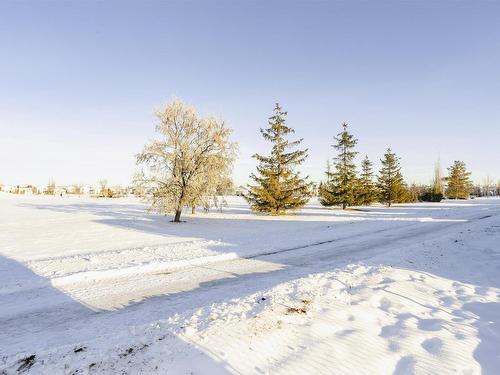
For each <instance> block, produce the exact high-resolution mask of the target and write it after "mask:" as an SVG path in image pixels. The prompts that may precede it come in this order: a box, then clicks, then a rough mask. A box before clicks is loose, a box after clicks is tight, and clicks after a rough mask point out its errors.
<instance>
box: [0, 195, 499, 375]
mask: <svg viewBox="0 0 500 375" xmlns="http://www.w3.org/2000/svg"><path fill="white" fill-rule="evenodd" d="M0 204H3V205H4V207H7V210H2V216H1V219H2V221H1V222H0V225H1V229H2V232H1V233H2V234H1V237H0V244H1V247H0V249H2V255H3V257H2V263H1V264H0V267H1V270H2V271H3V272H2V276H1V277H2V279H1V281H2V284H1V289H0V306H2V307H1V308H0V327H1V331H0V344H1V346H0V348H1V356H0V357H3V358H4V361H5V364H6V365H9V366H10V367H8V368H10V369H13V367H12V363H13V361H15V360H18V359H19V358H24V357H25V356H28V355H29V354H31V353H35V352H37V353H38V352H42V353H49V354H47V355H54V354H50V353H54V352H65V351H66V352H70V353H71V352H72V350H74V348H75V347H77V346H82V345H84V346H86V347H88V348H93V350H95V351H97V352H98V351H100V350H103V351H106V352H109V351H110V350H112V349H113V348H121V347H124V346H126V345H125V343H128V342H131V341H134V340H137V337H136V332H135V331H136V328H134V327H147V326H154V325H155V324H157V322H164V321H165V320H168V319H169V318H172V317H176V316H183V317H190V316H191V315H192V314H193V313H194V312H196V311H197V310H199V309H203V308H206V307H207V306H215V305H221V304H222V305H224V304H225V303H227V301H228V300H231V299H244V298H245V297H246V296H250V295H253V294H255V293H259V292H262V291H266V290H270V289H272V288H274V287H276V286H277V285H281V284H285V285H286V283H290V282H295V280H297V279H300V278H304V277H307V276H308V275H311V274H321V273H327V272H331V271H333V270H335V269H342V268H343V267H348V266H349V265H351V266H352V265H353V264H360V262H364V263H368V264H372V263H371V262H372V260H376V259H383V261H381V262H378V261H375V263H373V264H384V266H394V265H399V263H401V262H407V261H408V262H411V261H410V260H409V258H411V257H412V255H414V254H411V253H410V254H408V253H407V252H405V250H407V249H417V250H418V251H425V246H426V245H425V244H429V243H433V242H435V241H439V240H440V239H441V238H447V239H448V238H449V237H450V235H451V236H459V235H460V234H462V233H464V232H467V231H470V230H471V229H470V228H481V227H482V223H483V222H484V223H485V226H486V227H488V225H492V224H491V223H499V222H500V201H494V200H492V201H488V202H487V201H484V200H482V201H476V202H467V203H442V204H434V205H430V204H422V205H408V206H397V207H394V208H389V209H388V208H383V207H373V208H365V209H363V210H358V211H350V212H347V213H343V212H340V211H329V210H325V209H323V208H321V207H319V206H317V205H311V206H310V207H308V208H307V209H305V210H304V211H302V212H301V213H300V214H299V215H296V216H291V217H286V218H267V217H255V216H253V215H250V214H249V212H248V211H246V210H245V206H244V204H243V203H242V202H241V201H234V202H232V204H231V207H230V208H229V210H228V212H227V213H222V214H218V213H213V214H208V215H207V214H199V215H197V217H189V216H187V217H186V219H187V221H188V223H186V224H181V225H180V226H179V225H176V224H172V223H169V222H168V220H167V219H166V218H163V217H153V218H152V219H151V218H150V217H148V215H146V214H144V213H143V212H142V211H141V209H142V207H141V205H140V204H138V203H137V202H117V203H116V204H115V205H114V207H113V204H110V203H109V202H106V204H104V203H100V202H99V203H95V202H85V201H83V202H82V201H77V202H73V201H69V202H68V201H67V200H66V201H65V200H62V201H56V202H53V201H50V202H46V201H43V200H42V201H41V202H40V201H39V200H37V199H36V198H31V199H27V200H26V199H25V200H23V201H21V200H18V199H6V198H4V200H3V201H0ZM88 207H91V209H89V208H88ZM33 216H35V217H33ZM14 219H15V220H14ZM30 221H31V224H32V225H29V226H28V225H27V224H29V222H30ZM27 222H28V223H27ZM138 222H139V224H137V223H138ZM66 225H67V226H68V227H69V228H76V230H75V231H74V232H73V233H72V234H71V233H68V230H66V229H65V227H66ZM493 227H494V226H493ZM33 228H36V230H37V232H35V233H32V232H31V234H32V235H31V236H30V235H29V234H28V233H30V230H32V229H33ZM177 231H178V232H179V233H178V234H177V233H174V232H177ZM47 232H50V236H48V235H47ZM38 234H39V236H38ZM92 234H93V235H92ZM21 237H22V238H23V239H22V241H21V243H20V242H19V241H17V240H18V239H19V238H21ZM96 237H100V238H96ZM50 238H53V244H51V243H50ZM93 244H98V246H97V248H96V249H92V250H93V251H88V250H89V249H90V248H91V246H92V245H93ZM418 244H424V247H423V250H422V249H421V248H419V247H418V246H417V247H416V245H418ZM36 246H39V247H40V252H37V251H35V249H36ZM398 250H399V251H400V252H402V253H403V254H405V256H404V257H403V258H402V257H401V256H400V255H398V256H395V257H394V258H392V255H391V254H394V252H395V251H398ZM441 256H443V255H441ZM406 264H407V265H410V264H409V263H406ZM496 286H498V285H496ZM176 319H181V318H176ZM183 319H184V318H183ZM186 319H187V318H186ZM181 320H182V319H181ZM174 321H175V322H177V320H175V319H174ZM179 324H180V323H179ZM174 325H175V324H174ZM205 325H207V326H208V329H210V324H209V323H205ZM143 329H144V328H141V330H143ZM131 332H132V334H131ZM130 345H133V344H130ZM147 345H148V346H149V345H150V343H147ZM89 351H91V350H90V349H89ZM23 356H24V357H23ZM49 362H50V361H49ZM73 362H74V361H73ZM202 362H203V361H201V362H200V363H202ZM14 363H16V362H14ZM403 364H404V363H403ZM193 368H194V367H193ZM228 368H229V367H228V366H225V367H224V371H225V370H227V369H228ZM188 369H189V367H187V368H186V371H187V370H188ZM217 369H219V368H218V367H217ZM33 370H36V367H33ZM108 370H109V368H108ZM219 370H220V369H219ZM229 370H230V371H232V370H231V369H230V368H229ZM233 370H234V368H233ZM39 371H41V372H43V369H42V368H40V369H39ZM215 372H216V373H218V372H219V371H215ZM233 372H234V371H233ZM244 372H247V371H246V370H245V371H244Z"/></svg>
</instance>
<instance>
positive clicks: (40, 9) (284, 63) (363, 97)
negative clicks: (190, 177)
mask: <svg viewBox="0 0 500 375" xmlns="http://www.w3.org/2000/svg"><path fill="white" fill-rule="evenodd" d="M0 47H1V49H0V54H1V55H0V57H1V58H0V182H3V183H6V184H26V183H35V184H46V183H47V181H48V180H49V178H54V179H55V180H56V182H57V183H61V184H69V183H85V184H93V183H95V182H96V181H97V180H98V179H100V178H107V179H108V181H109V182H110V183H111V184H118V183H120V184H126V183H128V182H129V181H130V178H131V176H132V175H133V172H134V168H135V161H134V154H135V153H137V152H138V151H140V149H141V148H142V145H143V144H144V143H145V142H146V141H147V140H148V139H151V138H152V137H154V124H155V119H154V116H153V113H154V111H155V109H158V108H159V107H160V106H161V105H162V104H163V103H165V102H167V101H168V100H169V99H170V98H171V97H172V96H177V97H179V98H181V99H182V100H184V101H186V102H188V103H190V104H192V105H194V106H195V107H196V108H198V109H199V111H200V112H201V113H202V114H206V115H215V116H221V117H223V118H224V119H225V120H226V121H227V123H228V124H229V126H231V127H232V128H234V137H233V138H234V140H236V141H237V142H238V143H239V148H240V155H239V159H238V161H237V162H236V165H235V171H234V178H235V181H236V183H238V184H241V183H245V182H247V176H248V174H249V173H250V172H251V171H252V170H253V168H254V165H255V163H254V161H253V159H252V158H251V155H252V154H253V153H255V152H265V151H266V150H267V149H268V147H269V145H268V144H266V142H265V141H264V140H263V139H262V138H261V136H260V133H259V131H258V130H259V128H260V127H265V126H266V125H267V117H268V116H269V115H270V113H271V111H272V109H273V106H274V103H275V102H276V101H279V102H280V103H281V104H282V105H283V107H284V108H285V109H286V110H288V111H289V116H288V120H289V125H290V126H292V127H294V128H295V130H296V135H297V137H303V138H304V142H303V144H304V146H305V147H308V148H309V158H308V160H307V162H306V164H305V165H304V166H303V167H302V170H303V172H304V173H305V174H309V175H310V176H311V178H312V179H314V180H319V179H321V178H322V177H323V171H324V168H325V164H326V160H327V159H328V158H330V157H332V156H333V150H332V149H331V148H330V145H331V143H332V137H333V136H334V135H335V134H336V133H338V132H339V130H340V123H341V122H342V121H346V122H348V123H349V124H350V126H351V130H352V132H353V133H354V134H355V136H356V137H357V138H358V139H359V147H358V151H360V153H361V155H360V157H359V158H358V159H359V160H360V159H361V156H363V155H364V154H368V156H369V157H370V158H371V159H373V160H374V161H377V160H378V159H380V157H381V156H382V154H383V152H384V151H385V150H386V148H387V147H389V146H390V147H391V148H392V149H393V150H394V151H395V152H396V153H397V154H398V155H400V156H401V157H402V165H403V168H404V169H403V172H404V175H405V177H406V178H407V180H408V181H409V182H413V181H414V182H423V183H426V182H429V180H430V178H431V176H432V171H433V165H434V162H435V161H436V159H437V158H438V155H440V156H441V161H442V164H443V166H447V165H449V164H450V163H451V162H452V161H453V160H455V159H461V160H464V161H465V162H466V163H467V165H468V167H469V169H470V170H471V171H472V172H473V177H474V178H475V180H476V181H479V182H480V181H481V179H482V178H484V177H485V176H486V175H491V176H494V177H495V178H500V2H498V1H470V2H465V1H463V2H460V1H414V2H408V1H390V2H389V1H366V2H361V1H359V2H356V1H341V2H334V1H330V2H290V1H288V2H275V1H262V2H257V1H249V2H246V3H243V2H238V1H227V2H222V1H199V2H195V1H193V2H185V1H179V2H174V1H161V2H160V1H157V2H154V1H134V2H132V1H106V2H104V1H71V0H68V1H43V0H42V1H31V2H22V1H9V0H6V1H2V2H0Z"/></svg>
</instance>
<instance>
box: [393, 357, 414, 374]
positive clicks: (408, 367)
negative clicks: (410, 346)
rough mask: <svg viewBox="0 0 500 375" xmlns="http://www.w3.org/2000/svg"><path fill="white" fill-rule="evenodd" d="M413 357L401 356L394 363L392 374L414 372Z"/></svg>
mask: <svg viewBox="0 0 500 375" xmlns="http://www.w3.org/2000/svg"><path fill="white" fill-rule="evenodd" d="M415 363H416V361H415V358H413V357H412V356H411V355H407V356H404V357H401V359H400V360H399V361H398V363H397V364H396V368H395V369H394V372H393V375H409V374H414V373H415Z"/></svg>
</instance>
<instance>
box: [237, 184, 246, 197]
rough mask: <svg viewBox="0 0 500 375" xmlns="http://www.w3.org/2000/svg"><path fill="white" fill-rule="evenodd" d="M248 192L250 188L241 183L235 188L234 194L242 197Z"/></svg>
mask: <svg viewBox="0 0 500 375" xmlns="http://www.w3.org/2000/svg"><path fill="white" fill-rule="evenodd" d="M247 192H248V189H247V188H246V186H243V185H240V186H238V187H237V188H236V189H234V195H237V196H240V197H242V196H244V195H245V194H246V193H247Z"/></svg>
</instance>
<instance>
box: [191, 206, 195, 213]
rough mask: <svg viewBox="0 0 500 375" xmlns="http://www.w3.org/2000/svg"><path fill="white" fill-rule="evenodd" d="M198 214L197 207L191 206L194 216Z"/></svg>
mask: <svg viewBox="0 0 500 375" xmlns="http://www.w3.org/2000/svg"><path fill="white" fill-rule="evenodd" d="M195 213H196V207H195V206H191V214H192V215H194V214H195Z"/></svg>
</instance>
